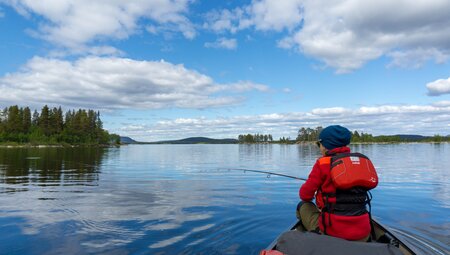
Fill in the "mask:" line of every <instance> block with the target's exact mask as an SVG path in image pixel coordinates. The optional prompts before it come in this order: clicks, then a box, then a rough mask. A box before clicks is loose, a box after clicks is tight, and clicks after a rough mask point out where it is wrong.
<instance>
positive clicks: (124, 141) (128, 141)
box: [120, 136, 139, 144]
mask: <svg viewBox="0 0 450 255" xmlns="http://www.w3.org/2000/svg"><path fill="white" fill-rule="evenodd" d="M120 143H122V144H133V143H139V142H137V141H135V140H133V139H131V138H130V137H128V136H121V137H120Z"/></svg>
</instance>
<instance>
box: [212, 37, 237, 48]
mask: <svg viewBox="0 0 450 255" xmlns="http://www.w3.org/2000/svg"><path fill="white" fill-rule="evenodd" d="M205 47H206V48H222V49H228V50H234V49H236V48H237V40H236V39H233V38H231V39H227V38H224V37H222V38H219V39H217V40H216V41H215V42H206V43H205Z"/></svg>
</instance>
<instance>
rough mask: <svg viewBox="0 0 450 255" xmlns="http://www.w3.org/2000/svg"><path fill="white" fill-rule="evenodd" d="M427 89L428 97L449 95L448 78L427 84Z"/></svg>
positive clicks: (449, 85) (449, 80) (449, 83)
mask: <svg viewBox="0 0 450 255" xmlns="http://www.w3.org/2000/svg"><path fill="white" fill-rule="evenodd" d="M427 89H428V95H430V96H440V95H443V94H450V78H448V79H439V80H436V81H433V82H430V83H428V84H427Z"/></svg>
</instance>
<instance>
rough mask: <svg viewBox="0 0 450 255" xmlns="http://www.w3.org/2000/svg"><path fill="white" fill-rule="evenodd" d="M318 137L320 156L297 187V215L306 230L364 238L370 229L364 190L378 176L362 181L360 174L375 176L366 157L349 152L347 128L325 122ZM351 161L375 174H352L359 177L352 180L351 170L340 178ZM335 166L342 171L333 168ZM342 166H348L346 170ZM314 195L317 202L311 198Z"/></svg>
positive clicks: (373, 184)
mask: <svg viewBox="0 0 450 255" xmlns="http://www.w3.org/2000/svg"><path fill="white" fill-rule="evenodd" d="M319 138H320V139H319V141H318V145H319V148H320V150H321V153H322V157H321V158H319V159H318V160H317V161H316V163H315V164H314V166H313V169H312V170H311V173H310V175H309V177H308V180H307V181H306V182H305V183H304V184H303V185H302V187H301V188H300V190H299V195H300V198H301V200H302V202H300V203H299V206H298V207H297V216H298V217H299V218H300V219H301V220H302V223H303V225H304V226H305V227H306V229H307V230H308V231H316V232H321V233H324V234H327V235H331V236H335V237H340V238H344V239H347V240H358V241H366V240H368V238H369V236H370V230H371V225H370V215H369V213H368V211H367V209H366V205H367V202H368V196H367V190H368V189H371V188H373V187H374V186H376V184H377V183H378V180H377V179H376V183H370V182H371V181H372V180H369V181H365V180H364V178H373V176H375V177H376V172H375V169H374V168H373V165H372V163H371V162H370V160H369V159H368V158H367V157H365V156H364V155H362V154H358V153H351V152H350V148H349V147H347V145H348V144H349V143H350V139H351V132H350V131H349V130H348V129H346V128H344V127H341V126H329V127H327V128H325V129H323V130H322V132H321V133H320V135H319ZM348 162H349V163H348ZM346 164H348V166H346ZM353 164H354V165H355V167H357V168H358V169H357V170H358V171H360V170H362V171H360V172H362V173H366V172H367V173H369V174H370V173H371V172H374V174H375V175H370V176H369V177H367V175H364V174H363V176H362V177H360V176H356V177H357V178H359V179H358V180H356V181H355V178H356V177H355V178H353V177H354V176H355V174H353V176H352V174H351V175H350V176H345V177H346V178H343V176H344V175H343V174H347V175H348V174H349V173H352V171H351V170H352V165H353ZM366 165H367V167H366ZM339 167H341V168H343V169H344V171H341V172H339V171H338V170H334V168H339ZM345 167H348V168H347V169H346V168H345ZM332 169H333V171H335V172H333V174H334V175H332V174H331V173H332ZM345 170H348V171H347V173H346V171H345ZM336 173H338V174H339V177H340V178H341V179H340V180H339V182H337V183H336V178H339V177H337V176H336ZM355 173H356V172H355ZM361 178H363V179H362V180H361ZM341 180H342V181H341ZM367 183H368V184H367ZM355 185H359V186H355ZM343 187H344V188H343ZM369 187H370V188H369ZM314 196H315V198H316V205H317V206H316V205H314V204H313V203H312V202H311V201H312V199H313V198H314Z"/></svg>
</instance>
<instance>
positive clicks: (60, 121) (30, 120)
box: [0, 105, 120, 145]
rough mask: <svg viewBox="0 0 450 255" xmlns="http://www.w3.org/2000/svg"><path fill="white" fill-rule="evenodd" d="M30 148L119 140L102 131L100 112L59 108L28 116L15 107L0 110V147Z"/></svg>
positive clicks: (28, 113) (29, 111) (22, 110)
mask: <svg viewBox="0 0 450 255" xmlns="http://www.w3.org/2000/svg"><path fill="white" fill-rule="evenodd" d="M8 142H13V143H20V144H22V143H29V144H92V145H94V144H110V143H120V137H119V136H118V135H116V134H109V133H108V131H106V130H104V129H103V123H102V121H101V119H100V112H96V111H94V110H90V109H89V110H85V109H79V110H69V111H67V112H65V113H64V112H63V111H62V109H61V107H58V108H56V107H54V108H49V107H48V106H47V105H45V106H44V107H42V109H41V111H40V112H38V111H37V110H34V112H33V113H31V110H30V108H29V107H19V106H17V105H14V106H10V107H6V108H4V109H3V110H0V143H8Z"/></svg>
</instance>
